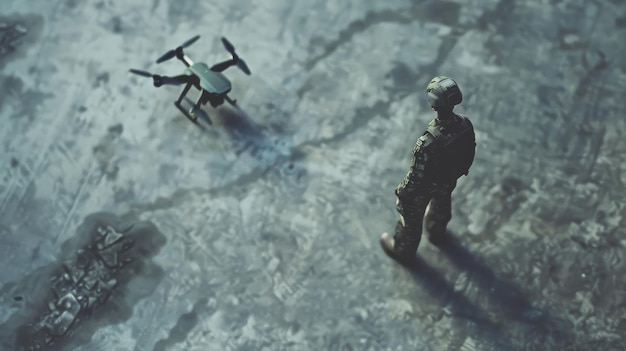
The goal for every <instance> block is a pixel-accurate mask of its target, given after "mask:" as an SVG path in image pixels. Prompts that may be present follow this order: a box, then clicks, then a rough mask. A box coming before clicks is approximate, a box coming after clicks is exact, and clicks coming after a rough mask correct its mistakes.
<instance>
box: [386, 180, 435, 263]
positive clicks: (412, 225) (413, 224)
mask: <svg viewBox="0 0 626 351" xmlns="http://www.w3.org/2000/svg"><path fill="white" fill-rule="evenodd" d="M424 194H425V195H421V196H417V197H415V198H412V199H410V200H405V201H397V202H396V209H397V211H398V213H399V214H400V219H399V220H398V222H397V224H396V229H395V232H394V235H393V238H391V236H390V235H388V234H387V233H384V234H383V236H382V237H381V244H382V245H383V249H385V251H386V252H387V253H388V254H389V255H391V256H393V257H395V258H398V259H410V258H412V257H415V253H416V251H417V247H418V246H419V243H420V239H421V237H422V224H423V221H424V211H425V210H426V206H427V205H428V202H429V201H430V199H431V195H430V194H428V193H426V192H425V193H424Z"/></svg>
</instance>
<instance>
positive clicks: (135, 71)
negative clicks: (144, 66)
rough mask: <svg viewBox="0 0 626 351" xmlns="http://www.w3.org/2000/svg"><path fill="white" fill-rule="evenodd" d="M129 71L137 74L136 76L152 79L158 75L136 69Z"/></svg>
mask: <svg viewBox="0 0 626 351" xmlns="http://www.w3.org/2000/svg"><path fill="white" fill-rule="evenodd" d="M129 71H130V73H135V74H137V75H140V76H142V77H148V78H152V77H153V76H155V75H156V74H152V73H150V72H146V71H142V70H138V69H134V68H131V69H130V70H129Z"/></svg>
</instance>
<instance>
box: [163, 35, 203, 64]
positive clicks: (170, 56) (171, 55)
mask: <svg viewBox="0 0 626 351" xmlns="http://www.w3.org/2000/svg"><path fill="white" fill-rule="evenodd" d="M198 39H200V36H199V35H196V36H195V37H193V38H191V39H189V40H187V41H186V42H184V43H183V44H182V45H181V46H179V47H177V48H176V49H174V50H170V51H168V52H166V53H164V54H163V55H161V57H159V58H158V59H157V60H156V63H161V62H165V61H167V60H171V59H173V58H174V57H176V54H177V53H178V52H179V51H180V52H181V53H182V51H183V48H186V47H189V46H191V44H193V43H195V42H196V41H197V40H198Z"/></svg>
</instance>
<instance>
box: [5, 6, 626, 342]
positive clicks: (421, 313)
mask: <svg viewBox="0 0 626 351" xmlns="http://www.w3.org/2000/svg"><path fill="white" fill-rule="evenodd" d="M196 34H201V35H202V38H201V40H200V41H199V42H197V43H196V44H194V45H193V46H192V47H191V48H189V49H188V50H186V52H187V53H188V55H189V56H190V57H191V58H192V59H193V60H196V61H206V62H207V63H209V64H212V63H215V62H218V61H220V60H223V59H226V58H228V55H227V53H226V52H225V51H224V50H223V48H222V47H221V44H220V42H219V37H220V36H222V35H225V36H227V37H228V38H229V39H230V40H231V41H232V42H233V43H234V44H235V45H236V47H237V51H238V52H239V53H240V54H241V55H242V57H244V58H245V59H246V61H247V63H248V65H249V66H250V68H251V69H252V72H253V75H252V76H250V77H248V76H245V75H244V74H243V73H242V72H240V71H238V70H236V69H234V68H231V69H229V70H228V71H226V75H227V76H228V77H229V78H230V79H231V80H232V83H233V92H232V94H231V96H232V97H234V98H237V99H238V101H239V109H235V108H232V107H230V106H223V107H220V108H219V109H218V110H214V109H212V108H211V107H208V106H207V107H206V108H205V111H206V112H207V113H208V114H209V115H210V116H211V117H212V118H213V120H214V122H215V124H214V125H213V126H212V127H210V128H206V129H204V130H203V129H200V128H198V127H197V126H195V125H193V124H191V123H190V122H189V121H188V120H187V119H185V118H184V117H183V116H182V115H181V114H180V113H179V111H178V110H176V108H175V107H174V106H173V104H172V102H173V101H174V99H176V97H177V96H178V94H179V91H180V90H179V88H177V87H162V88H159V89H155V88H153V87H152V85H151V82H150V81H149V80H148V79H145V78H141V77H138V76H132V75H130V74H129V73H128V68H131V67H132V68H138V69H145V70H149V71H151V72H154V73H159V74H169V75H174V74H179V73H180V72H182V70H183V68H184V67H183V65H182V64H181V63H180V62H176V61H171V62H166V63H163V64H162V65H158V66H157V65H155V64H154V60H155V59H156V58H157V57H158V56H159V55H160V54H162V53H163V52H165V51H166V50H168V49H170V48H173V47H175V46H176V45H178V44H180V43H182V42H183V41H184V40H186V39H188V38H190V37H192V36H194V35H196ZM625 34H626V4H625V2H624V1H621V0H596V1H583V0H569V1H568V0H552V1H548V0H543V1H540V0H536V1H534V0H533V1H531V0H528V1H507V0H501V1H487V0H485V1H479V0H472V1H460V0H459V1H406V0H404V1H401V0H393V1H384V2H383V1H373V0H371V1H369V0H368V1H357V0H348V1H332V0H311V1H287V0H272V1H262V0H232V1H220V2H218V1H215V0H207V1H193V0H186V1H174V0H171V1H160V0H154V1H152V3H148V2H146V1H127V0H124V1H122V0H112V1H100V2H96V1H72V0H63V1H58V0H57V1H43V0H29V1H17V0H2V1H1V2H0V46H1V47H0V69H1V71H0V90H1V91H0V244H1V245H0V266H1V267H3V269H2V273H1V274H0V349H2V350H14V349H19V345H18V343H17V342H16V335H17V334H16V333H17V330H18V327H20V326H24V325H27V324H28V323H33V322H34V321H36V320H37V318H38V316H40V315H41V314H42V313H45V311H46V309H45V304H46V303H47V301H48V300H46V299H47V298H49V289H50V287H49V279H50V274H51V270H53V269H55V267H56V268H58V267H60V265H61V263H62V262H63V261H64V260H66V259H70V260H71V257H72V255H73V251H72V250H73V249H76V248H77V245H78V244H77V243H79V242H81V240H82V239H81V238H84V237H86V236H87V235H88V234H89V233H88V231H89V229H88V226H87V225H82V226H81V224H82V223H85V220H86V219H87V220H88V221H93V220H94V219H96V220H100V221H103V222H106V223H109V224H111V225H114V226H116V227H120V228H121V227H124V226H127V225H128V224H131V223H136V224H137V223H138V225H139V226H143V228H153V229H154V232H155V238H161V237H164V240H163V241H162V242H160V244H159V245H152V246H150V245H148V246H146V247H151V248H152V251H150V252H147V251H146V253H145V255H146V257H149V264H146V265H145V266H144V268H143V269H141V270H138V271H136V272H133V274H134V276H133V278H131V279H130V280H128V281H127V282H124V283H123V284H119V285H118V287H117V288H116V291H115V293H114V294H113V295H112V297H111V299H110V300H109V302H108V303H107V304H106V305H104V306H103V307H102V308H100V309H97V310H96V311H94V313H93V315H92V316H91V318H90V319H86V320H83V321H79V322H77V323H76V324H75V325H74V327H73V334H72V335H70V336H69V337H67V338H65V339H62V340H59V342H58V343H57V344H56V346H55V347H53V348H52V349H64V350H70V349H75V350H136V351H139V350H151V351H152V350H154V351H162V350H463V351H469V350H592V349H595V350H623V347H624V346H623V345H625V344H626V335H625V332H624V330H626V312H625V311H626V282H625V280H624V276H625V274H626V266H625V264H624V253H625V248H624V247H625V245H626V239H625V237H624V234H625V231H624V229H623V228H624V225H625V224H626V223H625V219H624V215H625V214H626V209H625V203H624V197H625V195H626V190H625V183H626V162H625V161H624V155H625V153H626V138H624V135H625V134H626V120H625V119H624V115H625V114H626V104H625V103H624V96H626V94H625V87H626V60H625V59H624V57H625V56H626V52H625V51H626V50H624V49H625V47H624V37H626V35H625ZM437 74H445V75H449V76H452V77H454V78H455V79H456V80H457V81H458V82H459V84H460V86H461V88H462V89H463V91H464V93H465V100H464V103H463V104H462V105H461V106H459V108H458V111H459V112H461V113H464V114H467V115H469V116H470V117H471V118H472V120H473V122H474V125H475V128H476V132H477V141H478V147H477V158H476V161H475V163H474V167H473V169H472V171H471V173H470V175H469V177H467V178H463V179H461V180H460V182H459V185H458V187H457V190H455V193H454V196H453V201H454V210H453V216H454V217H453V220H452V222H451V224H450V229H451V231H452V232H453V233H454V236H455V237H456V238H457V239H458V243H457V244H456V245H453V246H451V247H447V248H446V249H444V250H439V249H437V248H436V247H434V246H432V245H431V244H429V243H428V242H427V241H426V240H424V242H423V243H422V245H421V247H420V249H419V255H420V263H421V265H420V267H419V268H417V269H414V270H407V269H406V268H404V267H402V266H400V265H398V264H396V263H394V262H392V261H390V260H389V259H388V258H387V257H386V256H385V255H384V254H383V252H382V251H381V250H380V248H379V244H378V238H379V234H380V233H381V232H383V231H388V230H390V229H392V227H393V225H394V223H395V220H396V215H395V212H394V208H393V205H394V201H395V198H394V195H393V188H394V187H395V186H396V184H397V183H398V182H399V181H400V180H401V178H402V177H403V176H404V174H405V172H406V170H407V169H408V162H409V157H410V151H411V149H412V147H413V144H414V142H415V140H416V139H417V137H418V136H419V135H420V133H421V132H422V130H423V128H425V126H426V123H427V122H428V121H429V120H430V119H431V118H433V113H432V111H430V110H429V108H428V106H427V105H426V99H425V94H424V87H425V85H426V83H427V82H428V80H429V79H430V78H431V77H432V76H434V75H437ZM193 96H194V95H193V94H192V98H195V97H193ZM142 223H143V224H142ZM157 232H158V233H157ZM148 251H149V250H148Z"/></svg>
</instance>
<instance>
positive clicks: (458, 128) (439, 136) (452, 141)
mask: <svg viewBox="0 0 626 351" xmlns="http://www.w3.org/2000/svg"><path fill="white" fill-rule="evenodd" d="M457 116H459V117H460V118H461V123H460V124H458V125H454V126H452V127H451V129H452V131H451V133H446V134H443V133H441V131H440V129H439V128H438V127H437V126H429V127H428V129H427V130H426V133H429V134H430V135H432V136H433V138H434V139H435V140H434V141H433V142H432V143H431V145H432V148H433V155H432V156H431V161H432V163H431V164H430V165H429V166H430V167H428V168H431V169H430V170H427V172H428V173H429V174H430V178H431V179H432V180H433V181H434V182H441V181H444V182H446V181H447V182H451V181H456V180H457V179H458V178H460V177H461V176H462V175H467V174H468V173H469V169H470V167H471V166H472V163H473V162H474V155H475V153H476V139H475V134H474V126H473V125H472V122H470V120H469V118H467V117H465V116H462V115H457Z"/></svg>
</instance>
